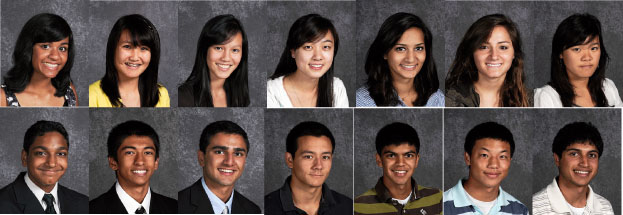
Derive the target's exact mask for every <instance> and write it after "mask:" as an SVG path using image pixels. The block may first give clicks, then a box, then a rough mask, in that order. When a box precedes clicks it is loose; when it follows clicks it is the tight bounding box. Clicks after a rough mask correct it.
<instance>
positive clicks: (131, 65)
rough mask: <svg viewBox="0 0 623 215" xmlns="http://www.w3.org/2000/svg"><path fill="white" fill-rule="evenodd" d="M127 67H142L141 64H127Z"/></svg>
mask: <svg viewBox="0 0 623 215" xmlns="http://www.w3.org/2000/svg"><path fill="white" fill-rule="evenodd" d="M125 65H126V66H129V67H138V66H140V64H133V63H125Z"/></svg>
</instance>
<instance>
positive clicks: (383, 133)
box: [375, 122, 420, 155]
mask: <svg viewBox="0 0 623 215" xmlns="http://www.w3.org/2000/svg"><path fill="white" fill-rule="evenodd" d="M375 144H376V153H377V154H379V155H381V154H382V153H383V148H385V146H389V145H401V144H409V145H410V146H415V153H416V154H419V153H420V138H419V137H418V135H417V131H415V129H414V128H413V127H411V126H410V125H408V124H406V123H402V122H394V123H391V124H389V125H386V126H384V127H383V128H381V130H379V133H377V134H376V141H375Z"/></svg>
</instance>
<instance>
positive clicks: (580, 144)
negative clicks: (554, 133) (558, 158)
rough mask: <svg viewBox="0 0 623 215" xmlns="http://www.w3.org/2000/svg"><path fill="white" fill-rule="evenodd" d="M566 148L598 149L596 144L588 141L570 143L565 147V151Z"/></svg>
mask: <svg viewBox="0 0 623 215" xmlns="http://www.w3.org/2000/svg"><path fill="white" fill-rule="evenodd" d="M567 150H580V151H598V150H597V146H595V144H593V143H591V142H589V141H584V142H576V143H572V144H571V145H569V146H567V148H565V151H567Z"/></svg>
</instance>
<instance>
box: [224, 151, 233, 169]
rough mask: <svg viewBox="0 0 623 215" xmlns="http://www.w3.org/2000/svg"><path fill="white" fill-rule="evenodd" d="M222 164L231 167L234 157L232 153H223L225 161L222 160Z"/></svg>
mask: <svg viewBox="0 0 623 215" xmlns="http://www.w3.org/2000/svg"><path fill="white" fill-rule="evenodd" d="M223 164H224V165H225V166H233V165H234V155H233V153H225V159H224V160H223Z"/></svg>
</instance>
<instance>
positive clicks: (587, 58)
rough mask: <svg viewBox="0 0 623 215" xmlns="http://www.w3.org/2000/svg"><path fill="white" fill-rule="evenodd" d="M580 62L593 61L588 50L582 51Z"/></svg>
mask: <svg viewBox="0 0 623 215" xmlns="http://www.w3.org/2000/svg"><path fill="white" fill-rule="evenodd" d="M581 60H582V61H591V60H593V55H592V54H591V50H590V49H586V50H582V58H581Z"/></svg>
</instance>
